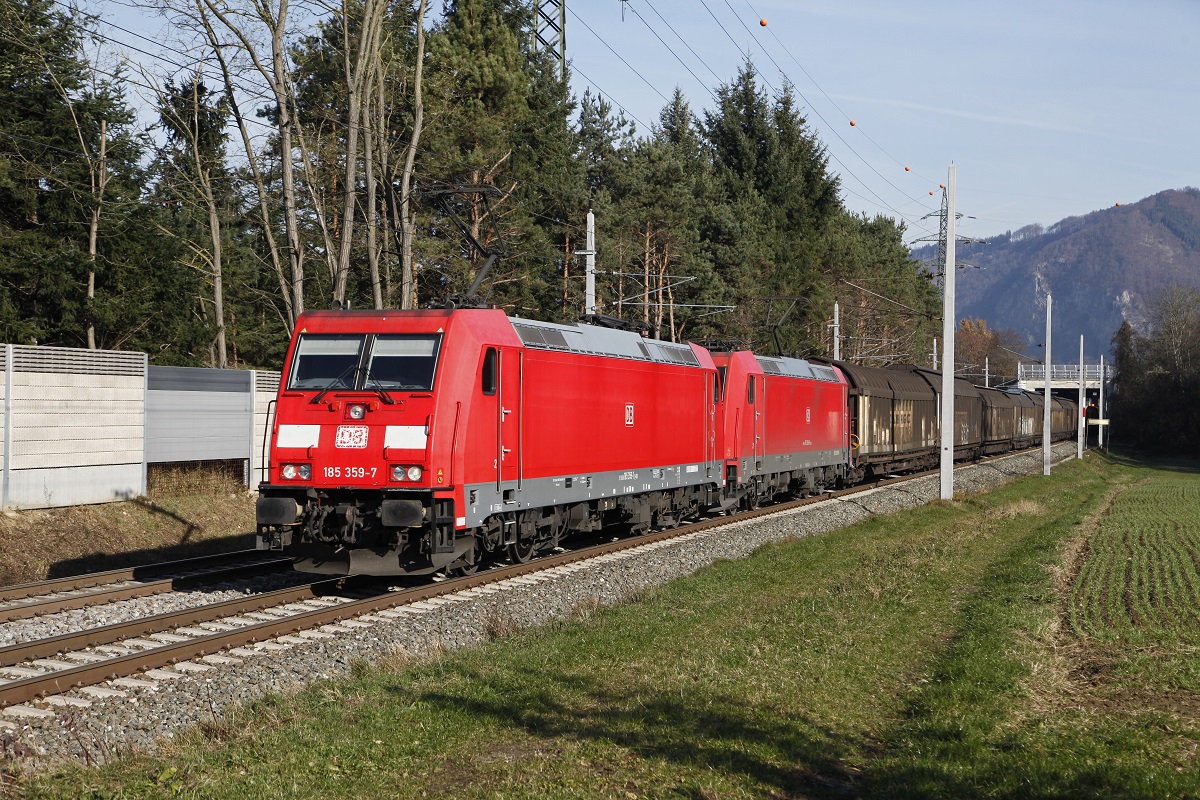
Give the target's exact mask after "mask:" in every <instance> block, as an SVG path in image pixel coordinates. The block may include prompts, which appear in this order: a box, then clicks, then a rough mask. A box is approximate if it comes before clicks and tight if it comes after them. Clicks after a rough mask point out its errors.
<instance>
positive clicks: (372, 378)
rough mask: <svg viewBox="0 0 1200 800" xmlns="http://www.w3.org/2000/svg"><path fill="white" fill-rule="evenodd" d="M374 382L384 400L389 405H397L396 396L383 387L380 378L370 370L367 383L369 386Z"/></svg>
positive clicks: (376, 389)
mask: <svg viewBox="0 0 1200 800" xmlns="http://www.w3.org/2000/svg"><path fill="white" fill-rule="evenodd" d="M372 383H373V384H375V391H377V392H379V397H380V398H381V399H382V400H383V402H385V403H387V404H388V405H389V406H394V405H396V400H395V398H393V397H392V396H391V395H390V394H388V390H387V389H385V388H383V384H382V383H380V382H379V379H378V378H376V377H375V376H374V375H372V374H371V373H369V372H368V373H367V385H368V386H369V385H371V384H372Z"/></svg>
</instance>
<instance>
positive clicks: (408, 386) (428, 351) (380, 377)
mask: <svg viewBox="0 0 1200 800" xmlns="http://www.w3.org/2000/svg"><path fill="white" fill-rule="evenodd" d="M441 343H442V339H441V337H440V336H389V335H384V334H380V335H379V336H376V337H375V342H374V344H373V346H372V347H371V356H370V359H369V361H368V362H367V372H366V376H365V377H364V378H363V386H362V388H364V389H376V388H378V389H385V390H387V389H393V390H395V389H398V390H400V391H409V392H428V391H432V390H433V375H434V371H435V370H436V368H437V357H438V350H439V349H440V346H441Z"/></svg>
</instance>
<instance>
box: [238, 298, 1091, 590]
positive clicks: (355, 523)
mask: <svg viewBox="0 0 1200 800" xmlns="http://www.w3.org/2000/svg"><path fill="white" fill-rule="evenodd" d="M940 389H941V376H940V373H937V372H934V371H932V370H927V369H923V368H919V367H913V366H903V367H900V366H893V367H890V368H887V369H877V368H871V367H864V366H859V365H854V364H848V363H843V362H839V361H828V360H821V359H813V360H808V361H806V360H801V359H796V358H775V357H766V356H760V355H755V354H754V353H751V352H748V351H733V352H718V351H710V350H708V349H706V348H704V347H701V346H699V345H696V344H675V343H671V342H664V341H656V340H653V339H648V338H644V337H643V336H641V335H640V334H638V333H636V332H632V331H628V330H620V329H617V328H611V327H603V326H595V325H585V324H576V325H562V324H554V323H548V322H537V321H532V320H525V319H520V318H510V317H508V316H506V314H505V313H504V312H503V311H500V310H496V309H448V310H425V311H312V312H306V313H305V314H303V315H302V316H301V317H300V319H299V320H298V321H297V324H296V332H295V335H294V337H293V339H292V342H291V344H290V345H289V348H288V354H287V361H286V368H285V371H284V374H283V379H282V380H281V381H280V388H279V395H278V397H277V399H276V401H275V408H274V414H273V421H272V423H271V430H270V434H269V446H270V453H269V458H268V460H267V464H266V466H265V470H266V475H265V480H264V481H263V482H262V483H261V484H260V486H259V497H258V502H257V527H258V547H259V548H260V549H267V550H281V551H283V552H285V553H288V554H290V555H291V556H292V557H293V558H294V559H295V562H296V566H297V568H298V569H301V570H304V571H310V572H320V573H331V574H371V575H406V574H407V575H421V574H430V573H435V572H445V573H447V574H470V573H471V572H474V571H475V570H477V569H478V568H479V567H480V565H481V564H483V563H485V562H486V561H488V560H493V559H501V558H507V559H510V560H512V561H516V562H523V561H527V560H529V559H530V558H532V557H534V556H535V555H537V554H538V553H542V552H546V551H549V550H552V549H554V548H556V547H558V546H559V543H560V542H561V541H562V540H563V539H564V538H566V537H568V536H570V535H572V534H575V533H580V532H586V531H600V530H601V529H603V530H604V531H605V533H606V534H607V533H610V532H611V533H616V534H635V533H639V532H644V531H647V530H651V529H658V528H664V527H670V526H674V525H677V524H679V523H681V522H683V521H686V520H689V519H697V518H700V517H703V516H705V515H710V514H714V513H721V512H725V511H730V510H732V509H737V508H753V507H757V506H759V505H760V504H762V503H765V502H769V501H771V500H773V499H777V498H779V497H781V496H805V495H810V494H815V493H818V492H821V491H822V490H825V489H828V488H832V487H835V486H842V485H849V484H854V483H859V482H862V481H866V480H870V479H872V478H877V477H880V476H882V475H884V474H888V473H893V472H898V471H906V470H915V469H920V468H923V467H928V466H933V465H935V464H937V463H938V461H939V452H940V450H939V444H940V443H939V438H938V436H939V435H938V419H939V417H938V403H939V393H940ZM1051 403H1052V405H1051V409H1050V414H1051V424H1052V432H1053V436H1054V437H1055V438H1067V437H1070V436H1073V435H1074V433H1075V430H1076V429H1075V425H1076V418H1077V415H1076V409H1075V405H1074V404H1073V403H1071V402H1069V401H1065V400H1059V399H1057V398H1052V400H1051ZM954 409H955V430H954V441H955V458H956V459H958V460H966V459H971V458H975V457H978V456H980V455H983V454H987V453H997V452H1003V451H1007V450H1012V449H1018V448H1023V447H1027V446H1031V445H1034V444H1036V443H1038V442H1040V441H1041V431H1042V413H1043V411H1044V401H1043V399H1042V397H1040V396H1038V395H1034V394H1027V393H1021V392H1017V393H1013V392H1004V391H1000V390H997V389H987V388H983V387H978V386H972V385H971V384H970V383H969V382H968V381H966V380H963V379H956V380H955V397H954Z"/></svg>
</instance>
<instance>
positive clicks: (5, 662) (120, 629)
mask: <svg viewBox="0 0 1200 800" xmlns="http://www.w3.org/2000/svg"><path fill="white" fill-rule="evenodd" d="M344 580H345V579H344V578H329V579H325V580H320V581H316V582H314V583H308V584H305V585H303V586H294V587H291V588H289V589H277V590H275V591H273V592H264V593H262V594H256V595H251V596H249V597H238V598H234V599H233V600H225V601H223V602H220V603H209V604H207V605H203V606H196V607H195V608H184V609H180V610H179V611H168V612H166V613H163V614H155V615H154V616H152V617H141V618H139V619H133V620H128V621H126V622H116V623H113V624H112V625H104V626H103V627H100V628H89V629H87V630H82V631H74V632H72V633H63V634H59V635H58V636H52V637H49V638H47V639H37V640H35V641H32V642H20V643H18V644H12V645H8V646H7V647H0V667H11V666H15V665H17V664H20V663H21V662H23V661H32V660H34V659H36V658H50V657H51V656H55V655H58V654H59V653H65V652H68V651H71V650H78V649H80V648H84V647H97V646H99V645H106V644H113V643H115V642H119V641H122V640H124V639H132V638H136V637H138V636H149V635H151V634H155V633H162V632H164V631H169V630H172V629H174V628H184V627H187V626H189V625H199V624H202V623H205V622H212V621H214V620H217V619H220V618H222V617H232V616H237V615H238V614H245V613H248V612H251V611H259V610H260V609H263V608H271V607H273V606H282V605H286V604H288V603H298V602H301V601H304V600H311V599H313V598H315V597H323V596H325V595H328V594H331V593H332V590H335V589H337V588H338V584H339V583H340V582H342V581H344ZM327 590H328V591H327ZM246 627H249V626H246ZM7 686H8V684H3V683H0V705H3V700H2V698H3V692H4V689H5V688H6V687H7Z"/></svg>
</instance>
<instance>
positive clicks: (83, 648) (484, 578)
mask: <svg viewBox="0 0 1200 800" xmlns="http://www.w3.org/2000/svg"><path fill="white" fill-rule="evenodd" d="M1008 455H1009V456H1011V455H1012V454H1008ZM988 461H989V460H986V459H985V460H984V461H983V462H980V463H983V464H987V463H988ZM996 469H999V470H1000V471H1002V472H1003V471H1005V470H1004V469H1002V468H999V467H996ZM929 474H936V471H931V472H927V473H922V474H919V475H908V476H896V477H890V478H888V479H885V480H882V481H879V482H876V483H873V484H870V485H865V486H858V487H854V488H852V489H845V490H841V491H837V492H829V493H825V494H822V495H818V496H816V497H811V498H806V499H802V500H793V501H788V502H784V503H778V504H775V505H771V506H768V507H764V508H760V509H756V510H753V511H746V512H742V513H738V514H733V515H729V516H721V517H714V518H710V519H707V520H703V521H700V522H696V523H691V524H689V525H685V526H680V527H677V528H672V529H669V530H663V531H658V532H654V533H649V534H645V535H641V536H636V537H630V538H625V539H619V540H617V541H612V542H606V543H604V544H598V545H593V546H589V547H584V548H581V549H578V550H574V551H571V552H564V553H559V554H556V555H551V556H548V557H544V558H540V559H536V560H534V561H532V562H529V563H526V564H512V565H501V566H497V567H495V568H493V569H490V570H487V571H486V572H481V573H479V574H477V575H473V576H468V577H461V578H454V579H448V580H443V581H440V582H435V583H430V584H426V585H422V586H417V587H409V588H404V587H395V586H386V585H383V584H381V583H380V581H379V579H365V578H364V579H354V578H345V577H337V578H332V579H324V580H318V581H315V582H313V583H310V584H306V585H303V586H298V587H294V588H290V589H283V590H278V591H274V592H267V593H263V594H258V595H253V596H249V597H246V598H239V599H236V600H230V601H226V602H220V603H213V604H209V605H206V606H201V607H198V608H190V609H185V610H183V611H177V612H171V613H166V614H159V615H156V616H151V617H146V618H142V619H137V620H132V621H128V622H123V623H118V624H115V625H107V626H104V627H98V628H92V629H88V630H82V631H77V632H72V633H69V634H63V635H59V636H54V637H51V638H46V639H40V640H37V641H31V642H27V643H22V644H17V645H12V646H9V647H3V648H0V708H6V712H7V715H8V716H20V715H22V714H24V715H28V716H47V715H51V714H53V712H52V711H50V710H48V709H41V708H36V707H34V706H31V705H29V706H27V705H23V704H27V703H30V701H33V700H35V699H37V698H44V699H45V701H46V703H48V704H50V705H86V703H87V701H86V700H81V699H79V698H73V697H66V696H64V694H63V693H65V692H68V691H70V690H72V689H80V691H81V693H83V694H85V695H90V696H93V697H106V696H113V695H116V694H120V693H121V689H122V687H125V688H138V687H142V686H152V685H154V684H153V683H152V682H151V681H152V680H167V679H170V678H178V677H179V676H180V675H182V674H184V673H188V672H201V671H206V670H208V669H212V668H213V667H214V666H221V665H225V664H232V663H235V662H237V661H238V659H239V657H241V656H247V655H253V653H254V651H253V650H250V649H247V648H250V647H260V648H261V647H265V648H267V649H273V648H278V649H282V648H285V647H287V646H289V645H294V644H303V643H308V642H312V641H314V640H320V639H325V638H331V637H333V636H335V635H337V634H341V633H350V632H353V631H355V630H356V629H362V628H369V627H370V626H371V625H373V624H375V623H379V622H383V621H385V620H386V619H388V618H390V617H393V616H395V615H396V612H397V609H399V608H401V607H405V606H408V607H411V608H416V609H420V610H427V609H430V608H434V607H437V606H439V605H444V604H446V603H452V602H461V601H463V600H466V599H468V598H470V597H472V596H477V595H478V594H481V593H488V592H492V591H497V590H498V589H496V588H494V587H497V586H500V585H502V584H505V583H506V582H511V583H522V582H524V583H528V582H532V581H537V580H541V579H543V578H544V577H545V578H548V577H549V576H552V575H554V574H556V573H561V572H569V571H572V570H574V569H578V568H582V567H583V566H584V565H585V564H586V562H589V561H594V560H597V559H600V560H604V559H605V558H606V557H621V556H620V554H621V553H622V552H623V551H630V550H635V549H640V548H647V549H653V548H657V547H660V546H663V545H666V544H668V543H671V542H672V541H676V540H685V539H687V538H689V537H695V536H699V535H701V534H703V533H705V532H706V531H708V530H710V529H712V528H714V527H719V526H724V525H729V524H733V523H738V522H743V521H746V520H751V519H755V518H757V517H761V516H764V515H770V514H778V513H781V512H787V511H790V510H793V509H797V508H800V507H803V506H806V505H811V504H814V503H818V502H822V501H825V500H829V499H831V498H832V499H835V500H843V501H849V502H852V503H853V502H856V501H855V500H854V499H853V497H854V495H857V494H861V493H864V492H868V491H873V490H877V489H879V488H884V487H890V488H898V487H897V484H901V483H905V482H909V481H912V480H916V479H918V478H921V477H925V476H928V475H929ZM900 490H901V491H903V489H900ZM868 510H869V509H868ZM167 668H170V669H167ZM138 675H142V676H144V677H141V678H139V677H134V676H138ZM146 679H151V681H148V680H146ZM106 681H111V682H112V685H113V687H114V688H107V687H102V686H99V685H98V684H101V683H104V682H106Z"/></svg>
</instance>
